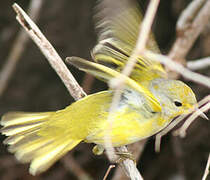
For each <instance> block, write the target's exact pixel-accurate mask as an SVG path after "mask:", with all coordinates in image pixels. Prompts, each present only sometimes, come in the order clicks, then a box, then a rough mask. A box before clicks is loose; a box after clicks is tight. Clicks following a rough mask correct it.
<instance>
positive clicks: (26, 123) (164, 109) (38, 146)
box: [1, 0, 197, 175]
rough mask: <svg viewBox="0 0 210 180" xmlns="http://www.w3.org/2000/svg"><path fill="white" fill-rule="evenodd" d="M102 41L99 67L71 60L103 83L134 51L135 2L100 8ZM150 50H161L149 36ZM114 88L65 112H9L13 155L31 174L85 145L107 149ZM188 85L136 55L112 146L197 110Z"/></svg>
mask: <svg viewBox="0 0 210 180" xmlns="http://www.w3.org/2000/svg"><path fill="white" fill-rule="evenodd" d="M97 7H98V8H97V9H98V13H97V16H96V19H97V21H98V24H97V28H98V29H99V43H98V44H97V45H96V46H95V48H94V49H93V51H92V58H93V60H94V61H96V63H94V62H90V61H86V60H83V59H81V58H77V57H71V58H67V61H68V62H69V63H71V64H72V65H74V66H76V67H78V68H79V69H81V70H83V71H85V72H88V73H90V74H92V75H94V76H96V77H98V78H100V79H102V80H104V81H105V82H108V81H109V80H110V79H112V78H115V77H117V76H119V75H120V71H121V70H122V68H124V66H125V64H126V62H127V60H128V58H129V57H130V55H131V52H132V50H133V49H134V46H135V43H136V39H137V35H138V27H139V25H140V23H141V18H142V17H141V14H140V11H139V9H138V7H137V4H136V3H135V1H131V0H120V1H117V0H115V1H113V0H103V1H101V2H100V3H99V5H98V6H97ZM150 36H151V37H150V40H149V42H148V43H147V48H149V49H150V50H153V51H156V52H157V51H159V50H158V48H157V45H156V43H155V41H154V39H153V37H152V35H150ZM113 93H114V90H112V89H110V90H107V91H103V92H99V93H96V94H92V95H89V96H87V97H84V98H83V99H81V100H78V101H77V102H75V103H73V104H71V105H70V106H68V107H66V108H65V109H63V110H59V111H55V112H43V113H23V112H9V113H7V114H5V115H4V116H3V117H2V120H1V125H2V126H4V127H3V128H2V129H1V133H2V134H4V135H6V136H9V137H7V138H6V140H5V141H4V143H5V144H8V145H9V151H10V152H12V153H15V156H16V158H17V159H18V160H20V161H21V162H31V164H30V173H31V174H33V175H36V174H38V173H41V172H43V171H45V170H46V169H48V168H49V167H50V166H51V165H52V164H53V163H55V161H57V160H58V159H59V158H61V157H62V156H63V155H65V154H66V153H67V152H68V151H70V150H71V149H72V148H74V147H75V146H76V145H77V144H79V143H80V142H81V141H84V142H87V143H95V144H97V145H98V146H96V148H95V149H94V151H95V152H96V153H97V150H98V148H99V147H100V148H101V147H103V146H104V143H105V141H104V139H105V137H106V136H107V129H108V128H109V123H108V121H107V117H108V114H109V108H110V104H111V102H112V97H113ZM196 104H197V103H196V98H195V95H194V93H193V92H192V90H191V89H190V87H188V86H187V85H186V84H184V83H183V82H181V81H177V80H169V79H167V76H166V72H165V70H164V68H163V67H162V66H161V64H160V63H158V62H156V61H152V60H150V59H145V58H142V57H140V56H139V57H138V62H137V64H136V65H135V67H134V69H133V71H132V73H131V75H130V77H125V90H124V91H123V92H122V96H121V99H120V102H119V104H118V107H117V109H116V111H115V112H114V115H113V116H112V117H113V122H112V129H111V130H110V135H109V136H110V138H111V143H112V145H113V146H114V147H117V146H122V145H126V144H130V143H133V142H136V141H139V140H141V139H144V138H146V137H150V136H152V135H154V134H155V133H157V132H159V131H160V130H162V129H163V128H164V127H166V126H167V125H168V124H169V123H170V122H171V120H172V119H173V118H174V117H175V116H178V115H180V114H182V113H188V112H189V110H190V109H191V108H193V107H194V106H196Z"/></svg>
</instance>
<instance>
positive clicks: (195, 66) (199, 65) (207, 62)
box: [187, 57, 210, 70]
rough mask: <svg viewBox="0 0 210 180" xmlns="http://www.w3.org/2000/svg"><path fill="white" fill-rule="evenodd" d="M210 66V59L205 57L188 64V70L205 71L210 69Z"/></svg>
mask: <svg viewBox="0 0 210 180" xmlns="http://www.w3.org/2000/svg"><path fill="white" fill-rule="evenodd" d="M209 66H210V57H205V58H201V59H196V60H193V61H188V62H187V68H189V69H191V70H200V69H205V68H208V67H209Z"/></svg>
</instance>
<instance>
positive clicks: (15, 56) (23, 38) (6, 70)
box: [0, 0, 43, 96]
mask: <svg viewBox="0 0 210 180" xmlns="http://www.w3.org/2000/svg"><path fill="white" fill-rule="evenodd" d="M42 4H43V1H42V0H31V2H30V5H29V10H28V13H29V14H30V16H31V18H33V19H34V21H35V22H36V21H37V19H38V18H39V12H40V10H41V6H42ZM28 40H29V37H28V36H27V34H26V33H25V31H24V30H23V29H21V30H20V32H19V33H18V35H17V38H16V39H15V41H14V44H13V46H12V49H11V51H10V53H9V55H8V58H7V60H6V63H5V64H4V66H3V67H2V70H1V72H0V84H1V86H0V96H1V95H2V94H3V93H4V91H5V89H6V88H7V85H8V83H9V80H10V78H11V76H12V74H13V72H14V70H15V67H16V64H17V63H18V60H19V59H20V56H21V55H22V53H23V51H24V49H25V46H26V44H27V42H28Z"/></svg>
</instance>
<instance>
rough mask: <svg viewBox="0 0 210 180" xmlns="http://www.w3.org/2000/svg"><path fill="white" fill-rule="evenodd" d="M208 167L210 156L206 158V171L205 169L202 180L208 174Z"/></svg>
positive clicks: (204, 179)
mask: <svg viewBox="0 0 210 180" xmlns="http://www.w3.org/2000/svg"><path fill="white" fill-rule="evenodd" d="M209 166H210V154H209V157H208V161H207V164H206V169H205V172H204V175H203V177H202V180H206V178H207V176H208V174H209Z"/></svg>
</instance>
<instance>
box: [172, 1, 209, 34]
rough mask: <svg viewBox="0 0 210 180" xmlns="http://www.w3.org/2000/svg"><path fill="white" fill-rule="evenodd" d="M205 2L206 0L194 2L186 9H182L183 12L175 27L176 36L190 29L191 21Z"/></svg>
mask: <svg viewBox="0 0 210 180" xmlns="http://www.w3.org/2000/svg"><path fill="white" fill-rule="evenodd" d="M205 2H206V0H194V1H192V2H191V3H190V4H189V5H188V6H187V8H186V9H184V11H182V13H181V15H180V18H179V19H178V21H177V25H176V28H177V31H178V32H177V33H178V34H179V33H182V32H183V31H185V30H186V29H187V28H190V25H191V23H192V21H193V19H194V18H195V16H196V15H197V13H198V12H199V10H200V9H201V7H202V6H203V4H204V3H205ZM180 31H181V32H180Z"/></svg>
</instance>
